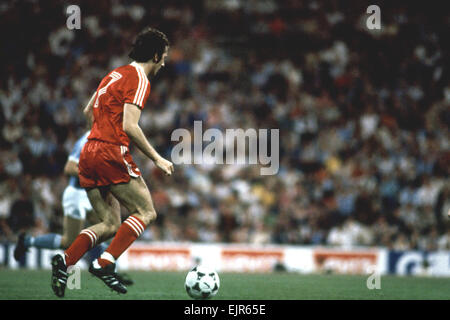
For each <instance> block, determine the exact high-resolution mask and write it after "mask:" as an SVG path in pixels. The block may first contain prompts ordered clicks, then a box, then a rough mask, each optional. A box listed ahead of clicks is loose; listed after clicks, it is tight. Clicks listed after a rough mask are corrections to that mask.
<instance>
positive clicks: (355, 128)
mask: <svg viewBox="0 0 450 320" xmlns="http://www.w3.org/2000/svg"><path fill="white" fill-rule="evenodd" d="M69 4H77V5H79V7H80V9H81V29H79V30H69V29H68V28H67V26H66V19H67V18H68V16H69V15H68V14H67V13H66V11H65V10H66V8H67V6H68V5H69ZM368 5H369V3H366V2H365V1H337V0H336V1H319V0H304V1H299V0H287V1H282V2H278V1H274V0H248V1H243V0H223V1H218V0H198V1H181V0H180V1H173V0H164V1H162V0H157V1H151V2H146V3H145V5H144V4H143V3H142V2H141V1H114V0H111V1H104V0H99V1H87V0H86V1H72V2H71V3H68V2H64V1H61V2H44V1H32V0H29V1H11V0H9V1H3V2H2V3H1V4H0V21H1V22H0V24H1V27H2V28H1V29H2V34H1V43H2V50H1V53H0V54H1V57H0V59H1V66H0V68H1V70H0V71H1V72H2V74H3V76H2V77H1V78H0V105H1V109H0V111H1V112H0V128H1V133H0V146H1V149H0V150H1V151H0V241H15V240H16V238H17V235H18V233H19V232H20V231H23V230H27V231H28V232H30V233H34V234H42V233H46V232H49V231H51V232H61V229H62V217H63V213H62V206H61V197H62V192H63V190H64V188H65V186H66V185H67V181H68V179H67V177H66V176H64V174H63V167H64V164H65V161H66V160H67V156H68V153H69V152H70V150H71V148H72V147H73V144H74V142H75V141H76V140H77V139H78V138H79V137H80V136H81V135H82V134H83V133H84V132H85V131H86V130H87V127H86V122H85V119H84V118H83V115H82V112H81V110H82V108H83V107H84V105H85V104H86V103H87V101H88V99H89V97H90V96H91V95H92V93H93V92H94V91H95V90H96V88H97V85H98V83H99V81H100V80H101V78H102V77H104V76H105V75H106V73H107V72H109V71H110V70H112V69H113V68H115V67H118V66H120V65H123V64H127V63H130V60H129V59H128V57H127V54H128V52H129V48H130V46H131V43H132V41H133V39H134V37H135V35H136V34H137V33H138V32H139V31H140V30H142V29H143V28H144V27H145V26H148V25H150V26H153V27H156V28H158V29H160V30H162V31H163V32H165V33H166V34H167V35H168V37H169V39H170V41H171V47H170V55H169V59H168V61H167V62H166V67H165V68H164V69H162V71H161V72H160V73H159V74H158V75H157V76H156V78H155V79H152V81H151V83H152V90H151V94H150V98H149V100H148V102H147V104H146V106H145V109H144V112H143V114H142V117H141V120H140V125H141V127H142V128H143V130H144V132H145V134H146V135H147V137H148V139H149V141H150V142H151V143H152V144H153V145H154V147H155V148H156V149H157V150H158V151H159V152H160V153H161V154H162V155H163V156H165V157H167V158H168V159H170V155H171V150H172V148H173V146H174V145H175V144H176V143H177V142H176V141H175V142H174V141H171V133H172V132H173V131H174V130H175V129H177V128H186V129H188V130H192V129H193V123H194V121H195V120H201V121H202V122H203V130H206V129H207V128H217V129H219V130H222V131H223V132H224V131H225V130H226V129H227V128H243V129H248V128H255V129H271V128H273V129H279V130H280V143H279V144H280V169H279V172H278V173H277V174H276V175H272V176H262V175H260V166H259V165H214V164H203V165H194V164H192V165H188V164H185V165H178V166H176V168H175V175H174V176H172V177H165V176H164V175H163V174H162V172H161V171H160V170H158V169H157V168H155V166H154V165H153V164H152V163H151V161H149V160H148V159H146V158H145V157H144V156H143V155H142V154H141V153H140V152H139V151H138V150H137V148H133V147H132V150H133V156H134V159H135V162H136V163H137V164H138V166H139V167H140V169H141V171H142V174H143V177H144V179H145V180H146V182H147V183H148V185H149V188H150V191H151V193H152V197H153V201H154V203H155V207H156V210H157V213H158V218H157V221H156V222H155V223H154V224H153V225H152V226H150V227H149V228H148V229H147V230H146V231H145V233H144V234H143V236H142V239H143V240H151V241H194V242H232V243H254V244H267V243H274V244H303V245H333V246H386V247H388V248H391V249H396V250H407V249H420V250H437V249H444V250H450V223H449V220H450V218H449V216H448V213H449V210H450V196H449V193H450V186H449V181H448V173H449V168H450V166H449V160H450V157H449V156H450V153H449V132H448V125H449V121H450V113H449V111H450V108H449V104H450V85H449V77H448V76H449V69H448V56H447V57H446V55H445V53H446V52H448V45H449V42H448V41H446V40H445V39H448V36H446V34H447V33H446V31H445V30H447V28H448V15H446V14H445V10H440V9H439V8H433V7H435V6H429V7H427V6H425V5H419V4H416V3H415V2H406V1H404V2H402V1H395V2H394V1H379V3H378V5H379V7H380V9H381V25H382V28H381V29H380V30H376V29H375V30H369V29H368V28H367V26H366V20H367V18H368V17H369V14H368V13H366V9H367V7H368ZM443 11H444V12H443ZM123 214H125V212H123Z"/></svg>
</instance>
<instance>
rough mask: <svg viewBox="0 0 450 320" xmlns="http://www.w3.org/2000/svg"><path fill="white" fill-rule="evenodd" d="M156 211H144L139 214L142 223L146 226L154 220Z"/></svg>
mask: <svg viewBox="0 0 450 320" xmlns="http://www.w3.org/2000/svg"><path fill="white" fill-rule="evenodd" d="M156 216H157V215H156V211H155V210H154V209H149V210H145V211H143V212H142V213H141V214H140V217H141V220H142V222H144V224H145V225H146V226H148V225H149V224H150V223H152V222H153V221H155V220H156Z"/></svg>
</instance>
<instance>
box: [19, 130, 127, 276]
mask: <svg viewBox="0 0 450 320" xmlns="http://www.w3.org/2000/svg"><path fill="white" fill-rule="evenodd" d="M89 133H90V131H88V132H86V133H85V134H84V135H83V136H82V137H81V138H80V139H78V140H77V141H76V142H75V145H74V147H73V149H72V151H71V152H70V154H69V157H68V159H67V161H66V164H65V166H64V173H65V174H66V175H68V176H69V177H70V178H69V184H68V185H67V187H66V188H65V189H64V192H63V197H62V205H63V211H64V222H63V234H62V235H60V234H58V233H49V234H43V235H39V236H37V237H32V236H30V235H28V234H26V233H21V234H20V235H19V239H18V242H17V245H16V248H15V249H14V258H15V259H16V260H17V261H19V260H20V259H22V257H23V256H24V255H25V252H26V251H27V250H28V248H30V247H35V248H41V249H67V248H68V247H69V246H70V244H71V243H72V242H73V241H74V240H75V238H76V236H77V235H78V234H79V233H80V231H81V229H82V228H83V227H84V225H85V221H86V220H88V221H89V223H90V224H95V223H98V222H99V219H98V218H97V216H96V214H95V211H94V210H93V208H92V206H91V204H90V202H89V199H88V197H87V194H86V191H85V190H84V189H83V188H82V187H81V186H80V181H79V179H78V161H79V159H80V153H81V149H82V148H83V146H84V144H85V143H86V142H87V137H88V135H89ZM113 201H115V207H116V208H120V207H119V203H118V202H117V200H113ZM105 249H106V244H105V243H102V244H100V245H98V246H96V247H94V248H92V249H91V250H90V251H89V252H88V253H87V255H86V256H87V258H88V259H87V260H88V262H91V261H92V260H94V259H95V258H97V257H98V256H100V254H101V253H102V252H103V251H104V250H105ZM117 277H118V278H119V279H120V281H121V282H122V283H124V284H128V285H131V284H133V281H132V280H131V279H129V278H128V276H127V275H125V274H117Z"/></svg>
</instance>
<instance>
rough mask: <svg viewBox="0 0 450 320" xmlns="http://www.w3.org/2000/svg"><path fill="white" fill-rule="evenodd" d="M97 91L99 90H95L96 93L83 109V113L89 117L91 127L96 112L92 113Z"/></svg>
mask: <svg viewBox="0 0 450 320" xmlns="http://www.w3.org/2000/svg"><path fill="white" fill-rule="evenodd" d="M96 93H97V92H94V94H93V95H92V97H91V99H90V100H89V102H88V104H87V105H86V107H84V109H83V114H84V116H85V117H86V118H87V120H88V122H89V127H92V123H93V122H94V114H93V113H92V107H93V105H94V100H95V95H96Z"/></svg>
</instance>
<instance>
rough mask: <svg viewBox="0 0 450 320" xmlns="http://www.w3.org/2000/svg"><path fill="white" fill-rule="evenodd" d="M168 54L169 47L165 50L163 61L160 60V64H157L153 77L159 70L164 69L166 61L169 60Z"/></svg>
mask: <svg viewBox="0 0 450 320" xmlns="http://www.w3.org/2000/svg"><path fill="white" fill-rule="evenodd" d="M168 53H169V47H166V49H165V50H164V53H163V55H162V57H161V59H160V60H159V62H158V63H157V64H155V67H154V68H153V75H154V76H155V75H156V74H157V73H158V71H159V69H161V68H162V67H164V65H165V59H166V58H167V55H168Z"/></svg>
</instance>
